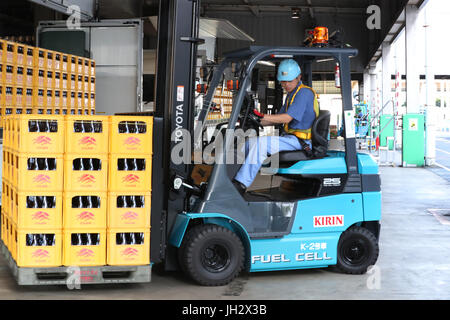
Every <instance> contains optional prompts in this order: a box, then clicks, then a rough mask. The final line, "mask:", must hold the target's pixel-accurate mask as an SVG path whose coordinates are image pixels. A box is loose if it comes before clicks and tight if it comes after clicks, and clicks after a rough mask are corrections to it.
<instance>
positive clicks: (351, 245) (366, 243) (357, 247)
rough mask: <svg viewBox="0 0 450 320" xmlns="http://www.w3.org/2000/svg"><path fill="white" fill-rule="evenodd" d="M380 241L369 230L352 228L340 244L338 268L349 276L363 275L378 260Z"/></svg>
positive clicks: (341, 239)
mask: <svg viewBox="0 0 450 320" xmlns="http://www.w3.org/2000/svg"><path fill="white" fill-rule="evenodd" d="M378 253H379V247H378V240H377V238H376V237H375V236H374V235H373V233H372V232H370V231H369V230H367V229H365V228H362V227H351V228H350V229H348V230H347V231H345V232H344V233H342V235H341V238H340V239H339V244H338V255H337V267H338V268H339V269H340V270H341V271H343V272H345V273H349V274H363V273H366V272H367V268H368V267H369V266H371V265H374V264H375V262H376V261H377V259H378Z"/></svg>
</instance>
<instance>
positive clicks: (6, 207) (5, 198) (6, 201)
mask: <svg viewBox="0 0 450 320" xmlns="http://www.w3.org/2000/svg"><path fill="white" fill-rule="evenodd" d="M2 188H3V189H2V211H3V213H4V214H5V216H7V217H9V215H10V212H11V207H10V198H9V183H8V181H6V180H5V179H3V180H2Z"/></svg>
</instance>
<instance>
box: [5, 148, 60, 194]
mask: <svg viewBox="0 0 450 320" xmlns="http://www.w3.org/2000/svg"><path fill="white" fill-rule="evenodd" d="M13 162H14V165H13V175H12V185H13V186H14V188H16V189H17V191H42V192H47V191H62V190H63V173H64V157H63V156H62V155H58V154H53V155H52V154H42V153H41V154H35V153H28V154H20V155H17V154H16V155H14V157H13ZM28 164H30V168H37V170H31V169H30V170H29V169H28ZM45 168H49V169H50V170H45Z"/></svg>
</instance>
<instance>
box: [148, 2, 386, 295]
mask: <svg viewBox="0 0 450 320" xmlns="http://www.w3.org/2000/svg"><path fill="white" fill-rule="evenodd" d="M198 5H199V3H198V2H197V1H190V0H176V1H170V2H169V1H161V2H160V15H159V16H160V17H161V18H160V21H159V30H158V32H159V33H160V34H159V45H158V72H157V82H156V91H155V94H156V103H155V105H156V107H155V111H154V113H153V117H154V128H153V132H154V133H153V139H154V140H153V168H152V175H153V176H152V209H151V210H152V211H151V228H152V229H151V253H150V257H151V263H152V264H157V263H163V264H164V268H165V270H167V271H175V270H182V271H183V272H184V273H185V274H186V275H188V276H189V277H190V278H191V279H193V280H194V281H195V282H197V283H198V284H200V285H204V286H221V285H226V284H228V283H229V282H231V281H232V280H233V279H234V278H236V277H237V276H238V275H239V274H240V273H241V272H260V271H275V270H296V269H307V268H324V267H328V266H336V267H337V268H338V269H339V270H341V271H342V272H344V273H349V274H363V273H365V272H366V271H367V270H368V268H369V267H370V266H372V265H374V264H375V263H376V261H377V258H378V254H379V246H378V241H379V234H380V219H381V182H380V176H379V170H378V166H377V164H376V162H375V161H374V160H373V159H372V157H371V156H370V155H367V154H360V153H357V151H356V136H355V128H354V116H355V114H354V110H353V105H352V95H351V77H350V58H351V57H354V56H356V55H357V53H358V52H357V50H356V49H353V48H348V47H342V46H341V47H339V46H331V45H327V44H326V42H324V41H323V40H321V41H320V45H318V46H314V45H310V46H305V47H258V46H253V47H249V48H245V49H242V50H237V51H233V52H230V53H227V54H225V55H224V59H223V60H222V62H221V63H220V64H219V65H217V66H215V67H214V68H213V72H212V76H211V77H210V81H209V83H208V91H207V93H206V95H205V97H204V103H203V107H202V110H201V112H200V115H199V118H198V122H197V125H195V124H194V96H195V94H194V83H195V64H196V59H195V57H196V48H197V45H198V44H199V43H201V39H199V38H198V10H199V7H198ZM189 12H191V13H192V17H189V18H187V17H186V16H187V14H186V13H189ZM175 22H176V23H175ZM286 57H289V58H292V59H295V60H296V61H297V62H298V63H299V65H300V66H301V69H302V77H303V78H302V81H303V82H304V83H305V84H306V85H308V86H310V87H311V85H312V65H313V63H314V62H315V61H317V60H318V59H327V58H328V59H330V58H331V59H333V60H334V61H335V63H337V64H338V65H339V67H340V80H341V93H342V106H343V110H342V115H343V119H344V141H345V150H344V151H334V150H329V149H328V133H329V121H330V113H329V111H327V110H325V108H324V110H321V111H320V113H319V116H318V117H317V118H316V120H315V121H314V123H313V126H312V145H313V147H312V153H309V152H308V153H306V152H304V151H301V150H300V151H285V152H280V153H278V154H275V155H270V158H269V161H271V159H274V160H273V163H276V164H278V165H277V167H275V168H274V167H272V166H271V168H270V171H271V174H272V175H273V176H274V177H277V179H279V180H280V181H281V183H280V184H279V185H272V184H271V183H267V185H266V186H265V187H264V188H261V189H258V190H254V191H247V192H246V193H241V192H239V191H238V190H237V189H236V188H235V186H234V185H233V183H232V180H233V178H234V175H235V174H236V173H237V171H238V170H239V167H240V164H239V163H236V162H235V161H232V163H229V161H226V160H227V156H228V155H229V153H232V152H236V148H237V146H236V144H235V141H236V139H235V135H234V132H235V131H236V130H237V129H242V130H243V131H245V130H248V129H253V130H254V131H256V132H259V130H260V125H259V123H258V121H257V120H256V119H255V118H253V117H252V116H251V112H250V111H251V110H253V109H254V108H255V106H256V103H255V94H254V92H253V91H252V75H253V71H254V69H255V68H257V67H258V65H259V64H258V62H261V61H263V62H271V63H274V64H275V65H276V64H278V63H279V62H280V61H281V60H282V59H284V58H286ZM230 75H232V78H233V79H231V80H233V83H234V85H233V88H234V89H235V93H234V96H233V105H232V112H231V116H230V118H229V120H228V121H227V123H226V128H223V130H217V134H222V133H223V135H224V139H223V145H222V149H221V150H216V159H215V162H214V163H213V164H205V163H198V162H197V163H196V162H195V161H193V160H192V159H193V156H192V152H190V151H189V150H187V149H189V148H187V149H186V148H183V147H181V146H183V145H184V146H188V147H190V148H191V150H193V149H194V143H195V141H196V137H199V136H200V137H202V134H201V132H202V131H203V129H204V125H205V120H206V118H207V115H208V112H209V111H210V109H211V105H212V100H213V95H214V92H215V89H216V88H217V87H218V86H219V85H221V84H222V83H223V82H224V79H225V77H227V76H228V77H229V76H230ZM321 107H325V106H321ZM199 133H200V134H199ZM192 137H194V138H192ZM215 138H217V137H215ZM211 140H213V139H211ZM211 140H210V141H206V145H208V144H210V143H213V141H211ZM174 150H176V152H175V154H177V155H180V154H181V157H182V159H183V161H175V159H174ZM180 150H181V151H180ZM228 158H229V157H228ZM205 167H206V168H209V170H206V171H205V170H203V169H204V168H205ZM264 169H267V168H262V169H261V170H264ZM200 171H202V172H201V174H202V176H203V179H202V182H201V183H198V180H197V179H195V176H196V175H198V174H199V172H200ZM205 172H207V173H206V174H205Z"/></svg>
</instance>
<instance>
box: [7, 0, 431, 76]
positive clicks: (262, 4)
mask: <svg viewBox="0 0 450 320" xmlns="http://www.w3.org/2000/svg"><path fill="white" fill-rule="evenodd" d="M39 1H41V5H37V4H34V3H32V2H36V3H39ZM58 1H59V0H58ZM58 1H56V0H51V1H50V0H46V1H44V0H28V1H26V0H1V1H0V36H6V35H14V34H17V35H19V34H22V35H25V34H30V33H31V34H32V33H33V31H32V28H33V25H34V26H35V25H36V24H37V20H45V19H47V20H52V19H64V17H65V15H64V14H63V13H57V12H56V11H52V10H51V9H46V8H43V6H44V5H45V3H46V2H47V3H49V2H56V3H57V2H58ZM77 1H80V3H82V4H83V6H86V2H89V1H91V2H92V4H95V3H96V1H95V0H70V3H77ZM424 1H426V0H277V1H273V0H201V2H200V3H201V10H200V11H201V16H202V17H207V18H219V19H227V20H229V21H230V22H231V23H233V24H234V25H235V26H237V27H238V28H239V29H241V30H242V31H244V32H245V33H247V34H248V35H249V36H250V37H252V38H254V39H255V42H253V43H251V44H252V45H272V46H277V45H283V46H296V45H301V44H302V42H303V39H304V37H305V30H306V29H310V28H313V27H315V26H318V25H322V26H326V27H328V28H329V29H330V32H333V31H335V30H339V31H341V35H342V39H343V41H344V42H345V43H348V44H350V45H351V46H353V47H355V48H357V49H358V50H359V55H358V57H357V58H356V59H354V60H353V62H352V71H353V72H357V73H361V72H362V71H363V69H364V68H365V67H366V66H367V65H368V64H369V62H370V61H371V59H372V58H373V57H374V56H376V54H379V48H380V45H381V43H382V41H383V40H384V39H385V37H386V36H389V34H390V33H392V30H394V32H395V30H397V29H398V28H395V26H398V25H399V21H398V20H399V17H401V14H402V11H403V9H404V7H405V6H406V5H407V4H413V5H417V6H420V5H421V4H422V3H423V2H424ZM59 2H60V3H63V2H61V1H59ZM66 2H67V1H66ZM158 4H159V0H98V2H97V7H96V8H95V10H94V11H93V12H95V13H96V17H97V18H100V19H121V18H135V17H148V16H155V15H157V14H158ZM371 5H377V6H378V7H379V8H380V9H381V28H380V29H374V30H370V29H368V28H367V24H366V23H367V20H368V19H369V18H370V16H371V14H370V13H367V9H368V7H369V6H371ZM44 10H48V11H49V13H45V12H44ZM293 11H296V12H298V18H297V19H293V18H292V13H293ZM36 12H38V13H39V14H36ZM52 12H53V13H52ZM33 13H34V14H33ZM30 16H33V19H30V18H29V17H30ZM391 37H393V35H391ZM248 45H250V42H248V43H247V42H245V41H236V40H234V41H233V40H220V39H219V40H218V45H217V48H218V53H219V56H220V55H221V54H222V53H223V52H225V51H228V50H234V49H237V48H240V47H243V46H248ZM372 62H373V60H372Z"/></svg>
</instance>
